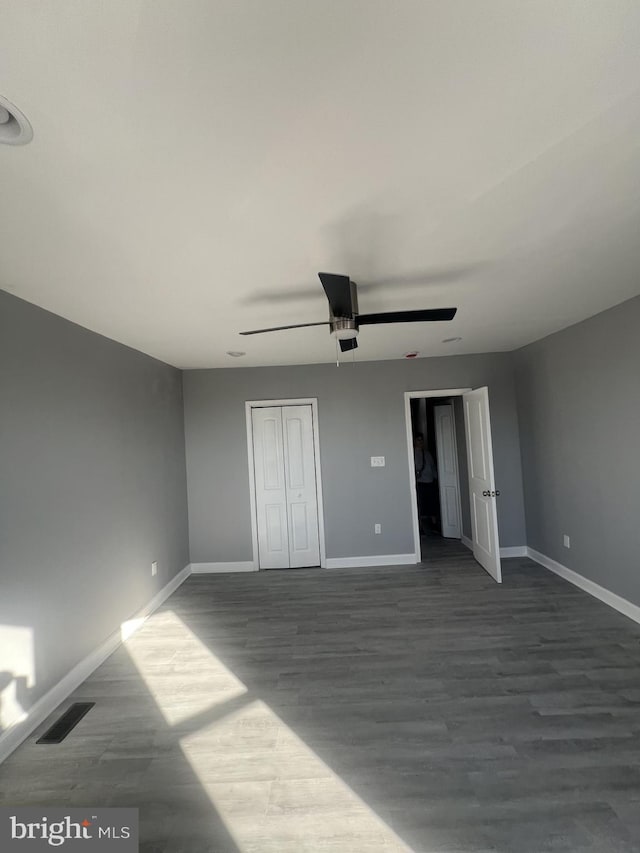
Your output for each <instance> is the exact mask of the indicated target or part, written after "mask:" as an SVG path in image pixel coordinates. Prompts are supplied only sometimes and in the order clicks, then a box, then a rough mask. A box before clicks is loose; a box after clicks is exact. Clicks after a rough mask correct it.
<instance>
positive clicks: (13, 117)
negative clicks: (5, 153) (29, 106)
mask: <svg viewBox="0 0 640 853" xmlns="http://www.w3.org/2000/svg"><path fill="white" fill-rule="evenodd" d="M32 139H33V128H32V127H31V125H30V123H29V119H28V118H27V117H26V115H24V113H22V112H20V110H19V109H18V108H17V107H16V106H14V104H12V103H11V101H8V100H7V99H6V98H4V97H3V96H2V95H0V142H1V143H4V145H26V144H27V142H31V140H32Z"/></svg>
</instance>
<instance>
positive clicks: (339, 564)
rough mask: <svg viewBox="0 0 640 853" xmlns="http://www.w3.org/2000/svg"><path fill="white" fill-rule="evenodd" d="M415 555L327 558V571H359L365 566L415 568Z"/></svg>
mask: <svg viewBox="0 0 640 853" xmlns="http://www.w3.org/2000/svg"><path fill="white" fill-rule="evenodd" d="M417 562H418V561H417V560H416V555H415V554H376V555H373V556H370V557H328V558H327V568H328V569H359V568H366V567H367V566H415V565H416V563H417Z"/></svg>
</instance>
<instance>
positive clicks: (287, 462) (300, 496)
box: [282, 406, 320, 568]
mask: <svg viewBox="0 0 640 853" xmlns="http://www.w3.org/2000/svg"><path fill="white" fill-rule="evenodd" d="M282 431H283V437H284V469H285V482H286V502H287V522H288V533H289V536H288V539H289V565H290V566H291V568H302V567H303V566H319V565H320V537H319V532H318V497H317V495H318V493H317V489H316V467H315V454H314V447H313V420H312V412H311V406H284V407H283V408H282Z"/></svg>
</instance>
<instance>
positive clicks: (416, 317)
mask: <svg viewBox="0 0 640 853" xmlns="http://www.w3.org/2000/svg"><path fill="white" fill-rule="evenodd" d="M318 276H319V277H320V281H321V282H322V286H323V288H324V292H325V294H326V296H327V300H328V302H329V319H328V320H322V321H320V322H318V323H295V324H294V325H292V326H274V327H273V328H271V329H254V330H252V331H250V332H240V334H241V335H260V334H262V333H263V332H280V331H282V330H283V329H303V328H306V327H307V326H329V331H330V333H331V334H332V335H333V336H334V337H335V338H336V339H337V340H338V341H339V342H340V349H341V350H342V352H347V351H348V350H352V349H355V348H356V347H357V346H358V341H357V337H358V331H359V329H360V326H375V325H379V324H380V323H416V322H424V321H427V322H429V321H434V320H453V318H454V317H455V314H456V311H457V310H458V309H457V308H425V309H423V310H420V311H385V312H382V313H380V314H360V313H359V312H358V286H357V285H356V283H355V281H351V279H350V278H349V276H348V275H337V274H335V273H329V272H321V273H318Z"/></svg>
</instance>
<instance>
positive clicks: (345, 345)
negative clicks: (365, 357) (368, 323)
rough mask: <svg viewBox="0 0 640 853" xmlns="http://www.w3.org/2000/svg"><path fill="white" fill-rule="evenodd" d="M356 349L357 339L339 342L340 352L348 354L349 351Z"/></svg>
mask: <svg viewBox="0 0 640 853" xmlns="http://www.w3.org/2000/svg"><path fill="white" fill-rule="evenodd" d="M357 348H358V339H357V338H347V339H346V340H343V341H340V351H341V352H349V350H352V349H357Z"/></svg>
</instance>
